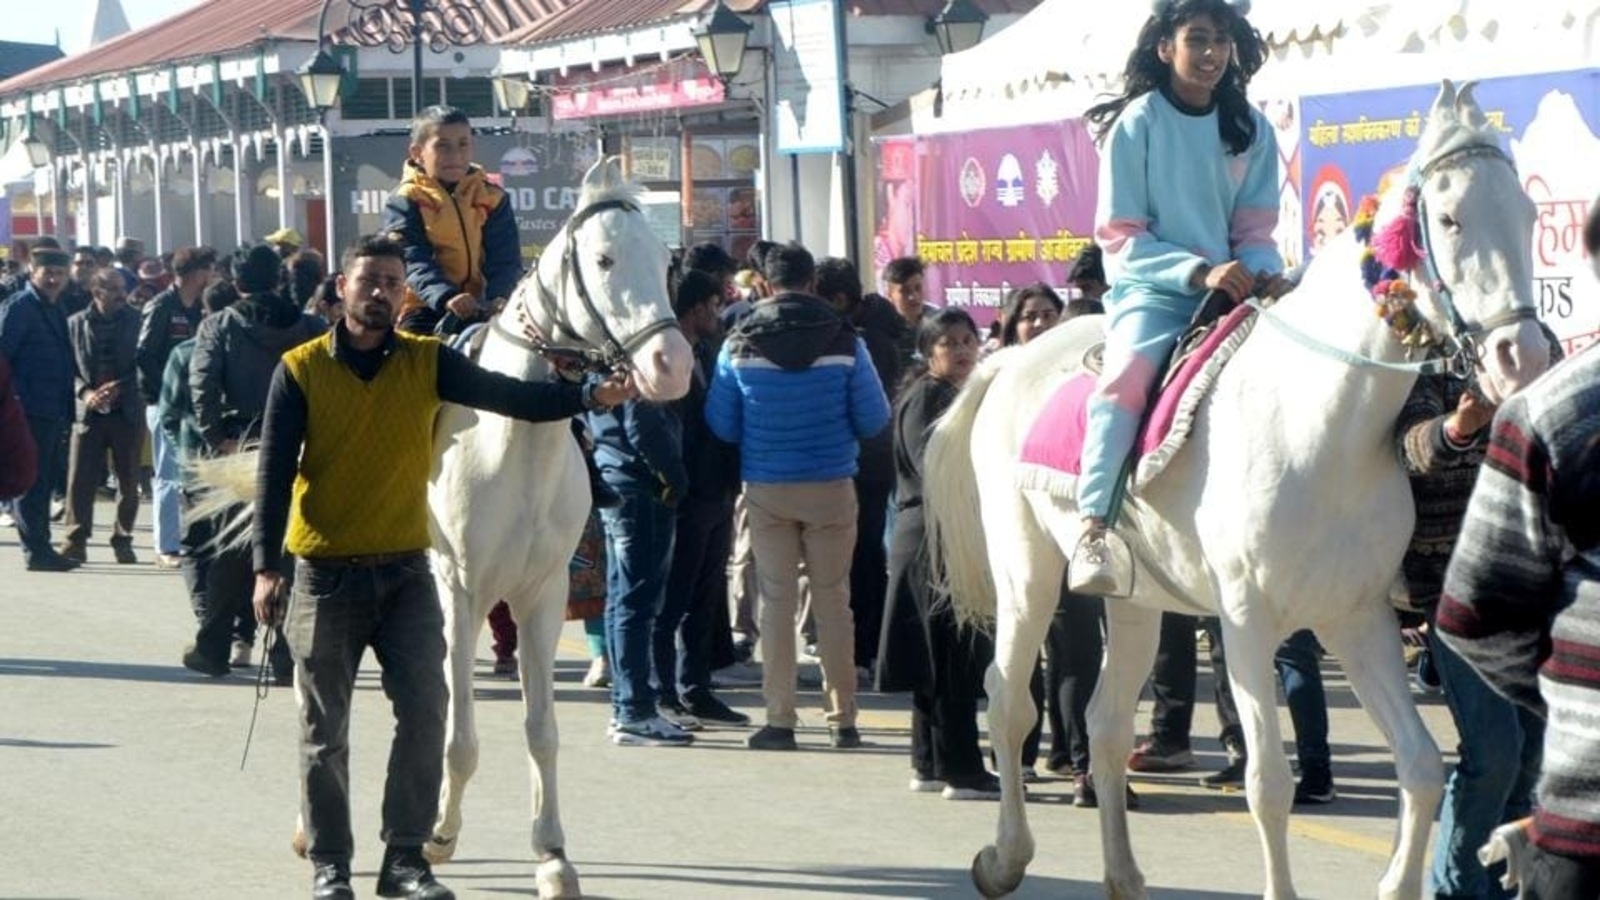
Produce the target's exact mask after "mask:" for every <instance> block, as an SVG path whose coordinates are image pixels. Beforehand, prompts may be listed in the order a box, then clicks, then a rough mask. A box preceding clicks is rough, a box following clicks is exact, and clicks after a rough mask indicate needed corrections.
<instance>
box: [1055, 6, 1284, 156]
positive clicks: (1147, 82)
mask: <svg viewBox="0 0 1600 900" xmlns="http://www.w3.org/2000/svg"><path fill="white" fill-rule="evenodd" d="M1197 16H1210V17H1211V20H1212V21H1214V22H1216V23H1217V27H1219V28H1221V29H1223V30H1225V31H1227V32H1228V34H1229V35H1231V36H1232V37H1233V55H1232V56H1231V57H1230V59H1229V60H1228V71H1227V72H1226V73H1224V74H1223V76H1222V81H1221V82H1220V83H1219V84H1218V85H1217V89H1216V94H1215V98H1216V103H1217V124H1218V127H1219V130H1220V131H1221V132H1222V142H1223V143H1224V144H1227V145H1228V153H1229V154H1230V155H1233V156H1239V155H1241V154H1243V153H1245V152H1246V151H1248V150H1249V149H1250V145H1251V144H1253V143H1255V140H1256V120H1255V116H1254V114H1253V112H1252V110H1251V108H1250V98H1249V97H1248V96H1247V94H1246V89H1247V88H1248V87H1249V85H1250V79H1251V78H1252V77H1254V76H1255V74H1256V73H1257V72H1259V71H1261V66H1262V64H1263V63H1265V62H1266V48H1265V46H1264V45H1263V43H1262V41H1261V35H1260V34H1258V33H1257V32H1256V30H1255V28H1254V27H1253V26H1251V24H1250V22H1249V21H1248V20H1247V19H1245V17H1244V16H1242V15H1240V14H1239V11H1238V10H1237V9H1235V8H1234V6H1233V5H1232V4H1230V3H1228V2H1226V0H1171V2H1169V3H1167V4H1166V5H1164V6H1163V7H1162V8H1161V12H1160V13H1157V14H1156V15H1153V16H1151V17H1150V19H1149V21H1147V22H1145V24H1144V28H1142V29H1140V30H1139V40H1138V43H1137V44H1136V45H1135V46H1134V49H1133V52H1132V53H1131V54H1129V55H1128V64H1127V67H1126V68H1125V69H1123V73H1122V79H1123V83H1124V85H1125V86H1124V87H1123V89H1122V94H1121V96H1117V97H1112V98H1111V99H1109V100H1106V101H1105V102H1104V103H1100V104H1097V105H1095V106H1092V107H1090V108H1089V111H1088V112H1086V113H1084V118H1085V119H1088V120H1089V121H1090V122H1091V123H1093V125H1094V127H1095V137H1096V138H1097V139H1098V140H1099V141H1101V142H1102V143H1104V141H1105V139H1106V136H1107V135H1108V134H1110V133H1111V129H1112V128H1113V127H1114V126H1115V125H1116V124H1117V119H1119V118H1121V116H1122V113H1123V111H1124V110H1126V109H1127V108H1128V104H1130V103H1132V102H1133V101H1134V100H1136V99H1138V98H1140V97H1143V96H1144V95H1145V94H1148V93H1150V92H1151V91H1158V90H1166V89H1167V88H1168V85H1170V84H1171V82H1172V67H1171V66H1170V65H1168V64H1166V63H1164V62H1162V61H1161V55H1160V53H1159V52H1158V48H1159V46H1160V44H1161V42H1162V41H1171V40H1175V39H1176V38H1177V33H1178V28H1179V27H1180V26H1182V25H1184V24H1185V23H1187V22H1188V21H1189V20H1191V19H1193V18H1195V17H1197Z"/></svg>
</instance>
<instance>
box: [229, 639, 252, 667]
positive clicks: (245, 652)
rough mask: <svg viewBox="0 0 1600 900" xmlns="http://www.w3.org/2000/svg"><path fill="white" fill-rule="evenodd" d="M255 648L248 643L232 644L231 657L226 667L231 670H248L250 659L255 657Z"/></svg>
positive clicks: (237, 642) (235, 642) (236, 642)
mask: <svg viewBox="0 0 1600 900" xmlns="http://www.w3.org/2000/svg"><path fill="white" fill-rule="evenodd" d="M255 649H256V648H255V647H252V646H251V645H250V643H249V642H248V641H234V642H233V656H232V657H231V658H230V659H229V660H228V667H229V668H233V669H248V668H250V664H251V661H252V660H251V657H252V656H254V655H255Z"/></svg>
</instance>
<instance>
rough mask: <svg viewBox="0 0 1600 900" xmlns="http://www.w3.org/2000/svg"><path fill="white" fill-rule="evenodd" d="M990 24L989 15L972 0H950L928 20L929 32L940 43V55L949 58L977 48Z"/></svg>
mask: <svg viewBox="0 0 1600 900" xmlns="http://www.w3.org/2000/svg"><path fill="white" fill-rule="evenodd" d="M988 23H989V14H988V13H986V12H984V11H983V10H982V9H979V8H978V5H977V4H976V3H974V2H972V0H949V2H947V3H945V5H944V9H941V10H939V14H938V15H936V16H934V17H932V18H930V19H929V20H928V24H927V30H928V33H929V34H932V35H933V37H934V40H936V41H938V42H939V52H940V54H942V55H944V56H949V55H950V54H952V53H961V52H962V51H965V50H971V49H972V48H973V47H976V46H977V45H978V42H979V41H981V40H983V27H984V26H985V25H987V24H988Z"/></svg>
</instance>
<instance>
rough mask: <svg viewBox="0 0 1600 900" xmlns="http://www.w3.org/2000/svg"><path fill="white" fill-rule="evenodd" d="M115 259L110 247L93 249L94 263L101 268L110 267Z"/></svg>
mask: <svg viewBox="0 0 1600 900" xmlns="http://www.w3.org/2000/svg"><path fill="white" fill-rule="evenodd" d="M116 258H117V255H116V254H115V253H112V252H111V248H110V247H96V248H94V263H95V265H97V266H100V267H101V268H104V267H106V266H109V265H111V263H112V261H113V260H115V259H116Z"/></svg>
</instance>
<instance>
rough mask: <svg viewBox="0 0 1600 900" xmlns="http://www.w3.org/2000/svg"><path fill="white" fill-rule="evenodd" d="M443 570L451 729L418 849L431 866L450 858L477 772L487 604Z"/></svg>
mask: <svg viewBox="0 0 1600 900" xmlns="http://www.w3.org/2000/svg"><path fill="white" fill-rule="evenodd" d="M437 565H438V563H437V562H436V566H437ZM442 569H443V567H442V566H441V567H439V568H436V570H435V576H434V577H435V581H436V583H437V585H438V590H439V599H440V604H441V605H442V606H443V608H444V633H445V642H446V644H447V645H448V652H447V655H446V657H445V679H446V680H447V681H448V682H449V684H450V712H449V722H450V730H449V732H448V734H447V735H446V737H445V745H444V770H445V771H444V779H443V780H442V781H441V782H440V786H439V819H438V821H437V822H435V823H434V826H433V838H432V839H431V840H430V841H428V845H427V846H426V847H424V848H423V849H424V851H425V854H426V856H427V857H428V859H429V861H431V862H435V863H442V862H447V861H449V859H450V857H452V856H454V855H455V852H456V839H457V838H458V837H460V835H461V797H462V795H463V794H464V793H465V792H466V789H467V781H468V780H469V779H470V778H472V775H473V773H474V772H476V771H477V770H478V733H477V727H476V725H475V724H474V722H473V710H472V665H473V662H474V660H475V658H476V655H477V654H476V650H477V647H478V634H479V632H481V631H482V630H483V622H484V619H485V617H486V616H487V615H488V609H487V608H486V607H487V604H485V606H483V607H480V606H479V604H478V602H477V598H476V597H475V596H473V595H472V594H471V593H469V592H468V591H467V590H466V589H465V588H464V587H463V586H462V585H460V584H459V583H458V582H457V581H456V579H455V578H453V577H451V576H452V575H456V574H459V573H455V572H446V571H443V570H442Z"/></svg>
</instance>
